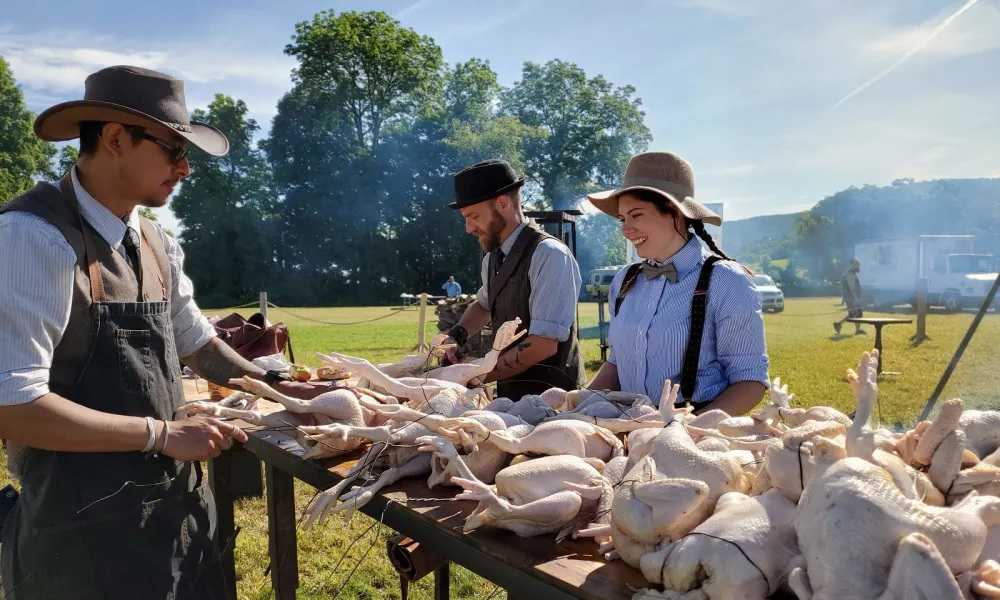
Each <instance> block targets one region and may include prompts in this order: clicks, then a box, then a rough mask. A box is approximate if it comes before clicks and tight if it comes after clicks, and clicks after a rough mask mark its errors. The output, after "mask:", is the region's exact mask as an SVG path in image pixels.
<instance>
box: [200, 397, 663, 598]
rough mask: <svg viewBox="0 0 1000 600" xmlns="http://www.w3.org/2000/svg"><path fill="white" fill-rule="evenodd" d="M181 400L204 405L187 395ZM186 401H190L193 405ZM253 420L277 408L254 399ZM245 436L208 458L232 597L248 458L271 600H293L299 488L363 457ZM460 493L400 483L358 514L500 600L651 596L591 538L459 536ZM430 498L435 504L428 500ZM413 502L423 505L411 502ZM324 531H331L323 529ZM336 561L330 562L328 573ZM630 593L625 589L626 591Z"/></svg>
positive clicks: (441, 579)
mask: <svg viewBox="0 0 1000 600" xmlns="http://www.w3.org/2000/svg"><path fill="white" fill-rule="evenodd" d="M192 389H193V386H186V391H188V392H189V393H188V399H189V400H193V399H207V393H206V394H205V397H198V395H197V394H192V393H191V390H192ZM192 395H193V396H194V397H192ZM259 408H260V410H261V412H264V413H271V412H277V411H280V410H282V407H281V406H280V405H278V404H276V403H274V402H270V401H268V400H263V399H262V400H260V404H259ZM234 422H235V423H236V424H237V425H239V426H241V427H243V428H244V429H245V430H246V432H247V435H248V437H249V440H248V441H247V442H246V443H245V444H242V445H240V444H236V445H234V447H233V449H232V450H229V451H226V452H223V453H222V454H221V455H220V456H219V457H218V458H215V459H211V460H210V461H209V466H208V478H209V484H210V485H211V487H212V491H213V492H214V495H215V502H216V508H217V514H218V520H219V523H218V539H219V545H220V548H221V549H222V553H223V564H224V568H225V573H226V576H227V581H230V582H232V584H231V585H232V589H231V590H230V592H231V594H232V597H234V598H235V597H236V589H235V588H236V583H235V573H236V568H235V560H234V555H233V547H234V546H235V543H232V537H233V532H234V530H235V524H234V519H233V515H234V510H233V502H234V498H233V486H234V484H235V483H237V482H234V480H233V468H232V465H233V459H234V457H235V456H237V454H238V453H240V452H246V451H249V452H251V453H253V454H254V455H255V456H256V457H257V458H259V459H260V460H261V461H262V462H263V464H264V476H265V480H266V489H267V519H268V536H269V554H270V558H271V585H272V587H273V588H274V592H275V598H276V599H277V600H288V599H292V598H295V594H296V588H297V587H298V583H299V580H298V559H297V543H296V522H297V520H298V518H299V515H297V514H296V513H295V490H294V485H293V482H294V480H295V479H299V480H301V481H303V482H305V483H307V484H309V485H310V486H312V487H314V488H316V489H319V490H323V489H328V488H330V487H332V486H334V485H336V484H337V482H339V481H341V480H342V479H343V478H344V476H345V475H346V474H347V472H348V471H349V470H350V469H351V467H352V466H353V465H354V464H355V463H356V462H357V461H358V459H360V458H361V455H362V453H363V452H364V450H365V448H362V449H361V450H359V451H356V452H354V453H352V454H350V455H347V456H342V457H335V458H329V459H321V460H308V461H307V460H303V459H302V457H301V455H302V448H301V446H299V445H298V444H297V443H296V442H295V441H294V438H292V437H291V436H289V435H288V434H287V433H285V432H282V431H255V430H254V429H255V427H254V426H252V425H249V424H247V423H244V422H241V421H238V420H236V421H234ZM460 492H461V490H460V489H459V488H451V487H438V488H435V489H434V490H429V489H428V488H427V478H426V477H419V478H407V479H403V480H401V481H399V482H398V483H396V484H395V485H392V486H389V487H387V488H385V489H383V490H382V491H381V492H380V493H379V494H377V495H376V496H375V497H374V499H373V500H372V501H371V502H369V503H368V504H367V505H365V506H364V507H362V508H360V509H359V510H360V511H361V512H363V513H364V514H366V515H368V516H369V517H372V518H373V519H375V520H377V521H380V522H382V523H383V524H384V525H385V526H386V527H388V528H391V529H393V530H395V531H398V532H400V533H401V534H403V535H405V536H407V537H409V538H411V539H413V540H416V541H417V542H419V543H420V544H421V545H422V546H426V547H427V548H428V549H429V550H431V551H432V552H434V553H435V554H437V555H439V556H440V557H442V558H443V559H445V560H447V561H449V562H454V563H456V564H459V565H461V566H463V567H465V568H467V569H469V570H470V571H473V572H474V573H476V574H478V575H480V576H481V577H484V578H486V579H488V580H490V581H492V582H493V583H494V584H496V585H499V586H501V587H503V588H504V589H506V590H507V592H508V598H510V599H511V600H517V599H519V598H546V599H549V598H553V599H561V600H580V599H582V600H629V599H630V598H631V597H632V595H633V593H634V590H633V588H634V589H641V588H645V587H650V586H649V584H648V583H647V582H646V581H645V579H644V578H643V576H642V574H641V573H640V572H639V571H638V570H636V569H632V568H631V567H629V566H628V565H626V564H625V563H624V562H622V561H621V560H616V561H612V562H608V561H606V560H605V559H604V557H603V556H601V555H600V554H599V553H598V551H597V550H598V547H597V544H596V543H594V541H593V540H590V539H579V540H573V539H567V540H565V541H563V542H561V543H559V544H556V543H555V534H552V535H545V536H537V537H531V538H523V537H518V536H516V535H514V534H513V533H511V532H508V531H503V530H498V529H491V528H483V529H480V530H477V531H474V532H470V533H465V532H463V531H462V526H463V524H464V523H465V520H466V518H467V517H468V515H469V514H470V513H471V512H472V510H473V509H475V508H476V505H477V503H476V502H474V501H455V500H452V498H454V496H456V495H457V494H458V493H460ZM429 496H433V497H435V499H433V500H427V498H428V497H429ZM418 498H421V499H424V500H417V499H418ZM321 526H322V527H330V526H333V525H331V524H330V523H329V522H327V523H326V524H325V525H321ZM334 563H335V560H334V559H333V558H331V564H334ZM447 581H448V564H447V563H445V565H444V566H443V567H441V568H439V569H438V570H437V571H435V598H438V599H443V598H448V585H447ZM630 586H631V587H630Z"/></svg>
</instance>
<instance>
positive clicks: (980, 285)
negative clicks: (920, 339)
mask: <svg viewBox="0 0 1000 600" xmlns="http://www.w3.org/2000/svg"><path fill="white" fill-rule="evenodd" d="M854 257H855V258H857V259H858V260H859V261H861V272H860V273H859V279H860V281H861V292H862V302H863V303H864V304H866V305H874V306H876V307H889V306H893V305H896V304H912V305H914V306H916V302H917V286H918V284H919V280H920V279H921V278H926V279H927V303H928V304H929V305H931V306H944V307H945V308H947V309H948V310H951V311H957V310H961V309H962V308H968V307H978V306H980V305H981V304H982V302H983V300H984V299H985V298H986V294H987V293H989V290H990V287H991V286H992V285H993V281H994V280H995V279H996V277H997V268H996V260H995V259H994V257H993V256H992V255H989V254H976V253H975V252H974V248H973V236H971V235H920V236H915V237H911V238H903V239H894V240H883V241H877V242H865V243H862V244H856V245H855V246H854Z"/></svg>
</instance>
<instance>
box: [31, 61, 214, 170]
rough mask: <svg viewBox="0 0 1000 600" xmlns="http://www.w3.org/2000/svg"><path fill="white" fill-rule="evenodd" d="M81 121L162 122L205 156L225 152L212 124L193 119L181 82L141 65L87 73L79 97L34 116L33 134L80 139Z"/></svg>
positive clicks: (52, 139) (56, 139)
mask: <svg viewBox="0 0 1000 600" xmlns="http://www.w3.org/2000/svg"><path fill="white" fill-rule="evenodd" d="M82 121H113V122H115V123H122V124H123V125H136V126H139V127H146V126H149V125H153V124H156V125H162V126H164V127H167V128H169V129H172V130H173V131H176V132H177V133H178V135H180V136H181V137H183V138H184V139H186V140H187V141H189V142H191V144H193V145H194V146H196V147H197V148H199V149H201V150H203V151H204V152H206V153H207V154H210V155H212V156H225V155H226V154H228V153H229V140H228V139H226V136H225V134H223V133H222V132H221V131H219V130H218V129H216V128H215V127H212V126H211V125H206V124H204V123H196V122H193V121H191V119H190V117H189V115H188V110H187V105H186V104H185V102H184V82H183V81H182V80H180V79H177V78H175V77H170V76H169V75H164V74H163V73H158V72H156V71H150V70H148V69H141V68H139V67H129V66H117V67H108V68H106V69H101V70H100V71H98V72H96V73H93V74H91V75H90V76H89V77H87V81H86V84H85V91H84V95H83V100H72V101H70V102H63V103H62V104H57V105H55V106H53V107H52V108H49V109H48V110H46V111H45V112H43V113H42V114H40V115H38V118H37V119H35V135H37V136H38V137H39V138H41V139H43V140H45V141H48V142H64V141H66V140H72V139H75V138H78V137H80V123H81V122H82Z"/></svg>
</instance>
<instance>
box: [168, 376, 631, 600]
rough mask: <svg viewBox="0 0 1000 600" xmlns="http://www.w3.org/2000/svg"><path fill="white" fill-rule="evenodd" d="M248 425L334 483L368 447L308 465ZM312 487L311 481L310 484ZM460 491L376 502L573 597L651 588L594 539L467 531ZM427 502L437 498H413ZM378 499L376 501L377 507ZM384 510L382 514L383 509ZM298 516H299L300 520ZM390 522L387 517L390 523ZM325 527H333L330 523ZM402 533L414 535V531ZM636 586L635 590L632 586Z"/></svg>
mask: <svg viewBox="0 0 1000 600" xmlns="http://www.w3.org/2000/svg"><path fill="white" fill-rule="evenodd" d="M184 387H185V396H186V399H187V400H189V401H190V400H208V398H209V394H208V391H207V390H206V385H205V382H204V381H199V382H197V387H198V388H200V391H199V390H198V389H196V383H195V382H194V381H193V380H191V379H187V378H186V379H185V380H184ZM259 409H260V410H261V412H263V413H265V414H271V413H274V412H279V411H281V410H282V407H281V405H279V404H277V403H275V402H271V401H268V400H261V401H260V403H259ZM289 421H290V422H294V420H293V419H291V418H290V419H289ZM234 422H235V423H236V424H237V425H239V426H241V427H244V428H245V430H246V431H247V434H248V435H250V436H252V437H253V438H255V439H254V440H253V441H254V442H255V443H256V442H259V443H263V444H267V445H268V446H271V447H275V448H279V449H280V450H281V451H282V453H283V454H284V455H285V456H287V457H290V458H291V457H294V460H296V461H297V462H299V463H302V465H303V466H306V465H308V466H309V467H310V468H311V469H317V468H325V469H326V471H328V472H329V473H330V474H332V475H334V476H335V479H332V478H331V481H339V480H340V479H342V478H343V477H344V476H345V475H346V474H347V473H348V472H349V471H350V469H351V467H353V466H354V464H355V463H356V462H357V461H358V460H359V459H360V458H361V456H362V454H363V453H364V451H365V448H362V449H361V450H358V451H356V452H354V453H351V454H349V455H346V456H342V457H336V458H328V459H321V460H319V461H304V460H302V458H301V456H302V454H303V452H304V450H303V449H302V447H301V446H300V445H299V444H298V443H297V442H295V441H294V439H293V438H292V437H291V436H290V435H288V434H287V433H284V432H281V431H254V429H255V428H254V426H252V425H249V424H247V423H244V422H241V421H238V420H236V421H234ZM307 483H309V482H308V481H307ZM460 492H461V489H460V488H457V487H450V486H449V487H441V486H438V487H435V488H434V489H429V488H428V487H427V479H426V477H410V478H406V479H403V480H401V481H399V482H397V483H396V484H395V485H392V486H388V487H386V488H384V489H383V490H382V491H381V492H380V493H379V494H378V496H377V498H376V500H379V499H383V500H382V501H381V502H379V504H380V505H383V504H384V503H385V501H392V502H394V503H399V506H396V507H393V510H395V509H402V510H407V511H409V512H410V513H411V515H412V516H413V517H415V518H417V519H419V520H420V521H421V522H422V523H423V524H425V525H427V526H430V527H433V528H434V530H436V532H437V533H439V534H442V535H444V536H447V537H448V538H451V539H453V540H454V541H457V542H459V543H462V544H467V545H468V546H470V547H471V548H475V549H476V550H478V551H479V552H481V553H483V554H486V555H489V556H491V557H493V558H494V559H495V560H497V561H502V562H503V563H505V564H507V565H510V566H513V567H515V568H517V569H519V570H521V571H523V572H525V575H527V576H531V577H535V578H537V579H540V580H542V581H545V582H547V583H549V584H551V585H553V586H555V587H557V588H559V589H560V590H562V591H569V593H571V594H572V595H573V596H575V597H578V598H585V599H587V600H629V599H630V598H632V595H633V594H634V591H635V590H637V589H642V588H647V587H651V586H650V585H649V584H648V583H647V582H646V580H645V578H644V577H643V576H642V573H640V572H639V571H638V570H636V569H633V568H631V567H629V566H628V565H626V564H625V563H624V562H622V561H621V560H616V561H613V562H607V561H606V560H604V558H603V557H602V556H601V555H599V554H598V553H597V549H598V546H597V544H596V543H595V542H594V540H592V539H580V540H572V539H567V540H564V541H563V542H561V543H559V544H556V543H555V534H554V533H553V534H548V535H544V536H535V537H519V536H517V535H515V534H513V533H511V532H509V531H505V530H500V529H494V528H481V529H479V530H477V531H473V532H470V533H465V532H463V531H462V526H463V524H464V523H465V520H466V518H467V517H468V516H469V514H470V513H471V512H472V511H473V510H474V509H475V508H476V505H477V503H476V502H474V501H455V500H452V498H454V496H456V495H457V494H459V493H460ZM417 498H425V499H432V500H413V499H417ZM376 500H373V501H372V504H375V502H376ZM380 512H381V511H380ZM298 516H299V515H296V517H298ZM387 520H388V519H387ZM325 526H329V523H327V524H326V525H325ZM403 533H405V534H407V535H410V536H411V537H413V535H411V534H410V532H406V531H404V532H403ZM630 586H631V588H630Z"/></svg>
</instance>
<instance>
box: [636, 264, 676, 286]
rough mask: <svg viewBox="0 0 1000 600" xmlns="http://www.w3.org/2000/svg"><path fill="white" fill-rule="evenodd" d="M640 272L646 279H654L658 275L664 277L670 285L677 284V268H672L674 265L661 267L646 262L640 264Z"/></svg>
mask: <svg viewBox="0 0 1000 600" xmlns="http://www.w3.org/2000/svg"><path fill="white" fill-rule="evenodd" d="M642 272H643V273H645V275H646V279H647V280H649V279H656V278H657V277H659V276H660V275H665V276H666V278H667V280H668V281H670V283H677V268H676V267H674V263H667V264H665V265H663V266H662V267H658V266H656V265H653V264H650V263H648V262H644V263H642Z"/></svg>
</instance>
